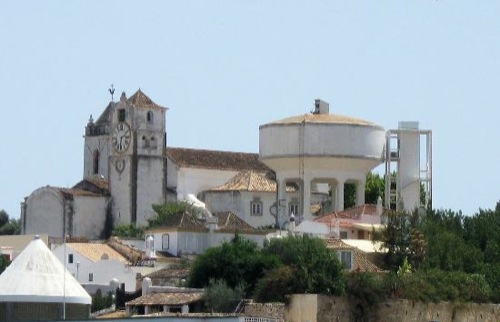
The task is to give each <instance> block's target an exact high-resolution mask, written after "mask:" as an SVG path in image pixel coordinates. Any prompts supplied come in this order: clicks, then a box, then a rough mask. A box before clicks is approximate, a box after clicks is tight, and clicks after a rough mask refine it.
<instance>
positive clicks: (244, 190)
mask: <svg viewBox="0 0 500 322" xmlns="http://www.w3.org/2000/svg"><path fill="white" fill-rule="evenodd" d="M276 192H277V188H276V181H274V180H272V179H270V178H269V177H267V176H266V175H265V174H263V173H259V172H255V171H242V172H239V173H238V174H236V175H235V176H234V177H232V178H231V179H230V180H229V181H227V182H225V183H224V184H222V185H220V186H217V187H214V188H211V189H208V190H206V191H204V192H203V193H202V195H201V198H202V200H204V202H205V204H206V206H207V208H208V209H209V210H210V211H212V212H227V211H229V212H232V213H234V214H236V215H237V216H238V217H240V218H241V219H243V220H244V221H245V222H247V223H248V224H250V225H252V226H253V227H263V226H271V225H272V226H274V225H275V224H276V217H275V214H276V211H277V207H276V204H277V202H276V197H277V195H276ZM327 198H328V194H327V193H320V192H317V191H316V189H314V190H313V192H312V194H311V205H309V206H312V205H321V203H322V202H323V201H324V200H326V199H327ZM286 204H287V214H288V216H290V215H291V214H292V213H294V214H297V213H298V211H299V208H300V198H299V192H298V190H297V189H296V188H295V186H293V185H289V186H287V188H286ZM273 212H274V213H273ZM284 223H285V224H286V223H287V221H285V222H280V223H279V224H280V225H283V224H284Z"/></svg>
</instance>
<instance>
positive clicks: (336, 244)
mask: <svg viewBox="0 0 500 322" xmlns="http://www.w3.org/2000/svg"><path fill="white" fill-rule="evenodd" d="M323 241H324V243H325V245H326V247H327V248H328V249H331V250H335V251H342V250H345V251H351V252H352V254H353V256H352V257H353V261H352V271H359V272H373V273H381V272H384V270H382V269H380V268H379V267H378V266H377V265H375V264H373V263H372V262H370V260H368V258H367V257H366V254H365V253H364V252H363V251H361V250H359V249H358V248H356V247H353V246H351V245H348V244H346V243H344V242H343V241H342V240H340V239H338V238H325V239H323Z"/></svg>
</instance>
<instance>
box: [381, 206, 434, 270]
mask: <svg viewBox="0 0 500 322" xmlns="http://www.w3.org/2000/svg"><path fill="white" fill-rule="evenodd" d="M384 215H385V217H386V225H385V227H384V229H383V230H382V232H381V233H375V234H374V240H378V241H381V242H382V244H383V246H384V247H385V248H386V249H387V252H386V253H385V255H384V262H385V265H386V268H388V269H390V270H392V271H396V270H397V269H398V268H399V267H400V266H401V265H402V264H403V262H404V260H405V258H406V259H407V260H408V262H409V264H410V265H411V266H412V267H413V268H415V269H417V268H419V267H420V266H421V265H422V264H423V263H424V261H425V259H426V253H427V244H428V243H427V241H426V238H425V235H424V234H423V233H422V231H421V226H420V223H421V219H422V217H421V214H420V213H419V211H418V210H417V209H416V210H415V211H413V212H407V211H404V210H402V211H386V213H385V214H384Z"/></svg>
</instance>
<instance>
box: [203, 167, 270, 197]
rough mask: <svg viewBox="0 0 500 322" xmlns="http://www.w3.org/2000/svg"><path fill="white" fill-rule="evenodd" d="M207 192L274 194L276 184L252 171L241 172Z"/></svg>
mask: <svg viewBox="0 0 500 322" xmlns="http://www.w3.org/2000/svg"><path fill="white" fill-rule="evenodd" d="M209 191H259V192H275V191H276V182H275V181H272V180H270V179H268V178H266V177H265V176H264V175H262V174H260V173H256V172H254V171H242V172H240V173H238V174H237V175H236V176H234V177H233V178H231V179H230V180H229V181H228V182H226V183H224V184H223V185H221V186H218V187H215V188H212V189H210V190H209Z"/></svg>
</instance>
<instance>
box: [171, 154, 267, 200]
mask: <svg viewBox="0 0 500 322" xmlns="http://www.w3.org/2000/svg"><path fill="white" fill-rule="evenodd" d="M166 155H167V173H168V176H167V188H168V189H169V191H175V193H176V197H177V199H179V200H181V199H184V198H185V197H186V196H187V195H188V194H193V195H195V196H197V197H199V194H200V193H201V192H202V191H205V190H208V189H211V188H213V187H217V186H220V185H222V184H224V183H226V182H227V181H228V180H229V179H231V178H232V177H234V176H235V175H236V174H238V173H239V172H241V171H255V172H258V173H266V172H267V171H269V168H268V167H266V166H265V165H264V164H263V163H262V162H260V161H259V155H258V154H257V153H240V152H227V151H214V150H198V149H186V148H174V147H167V149H166ZM177 199H174V200H177Z"/></svg>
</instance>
